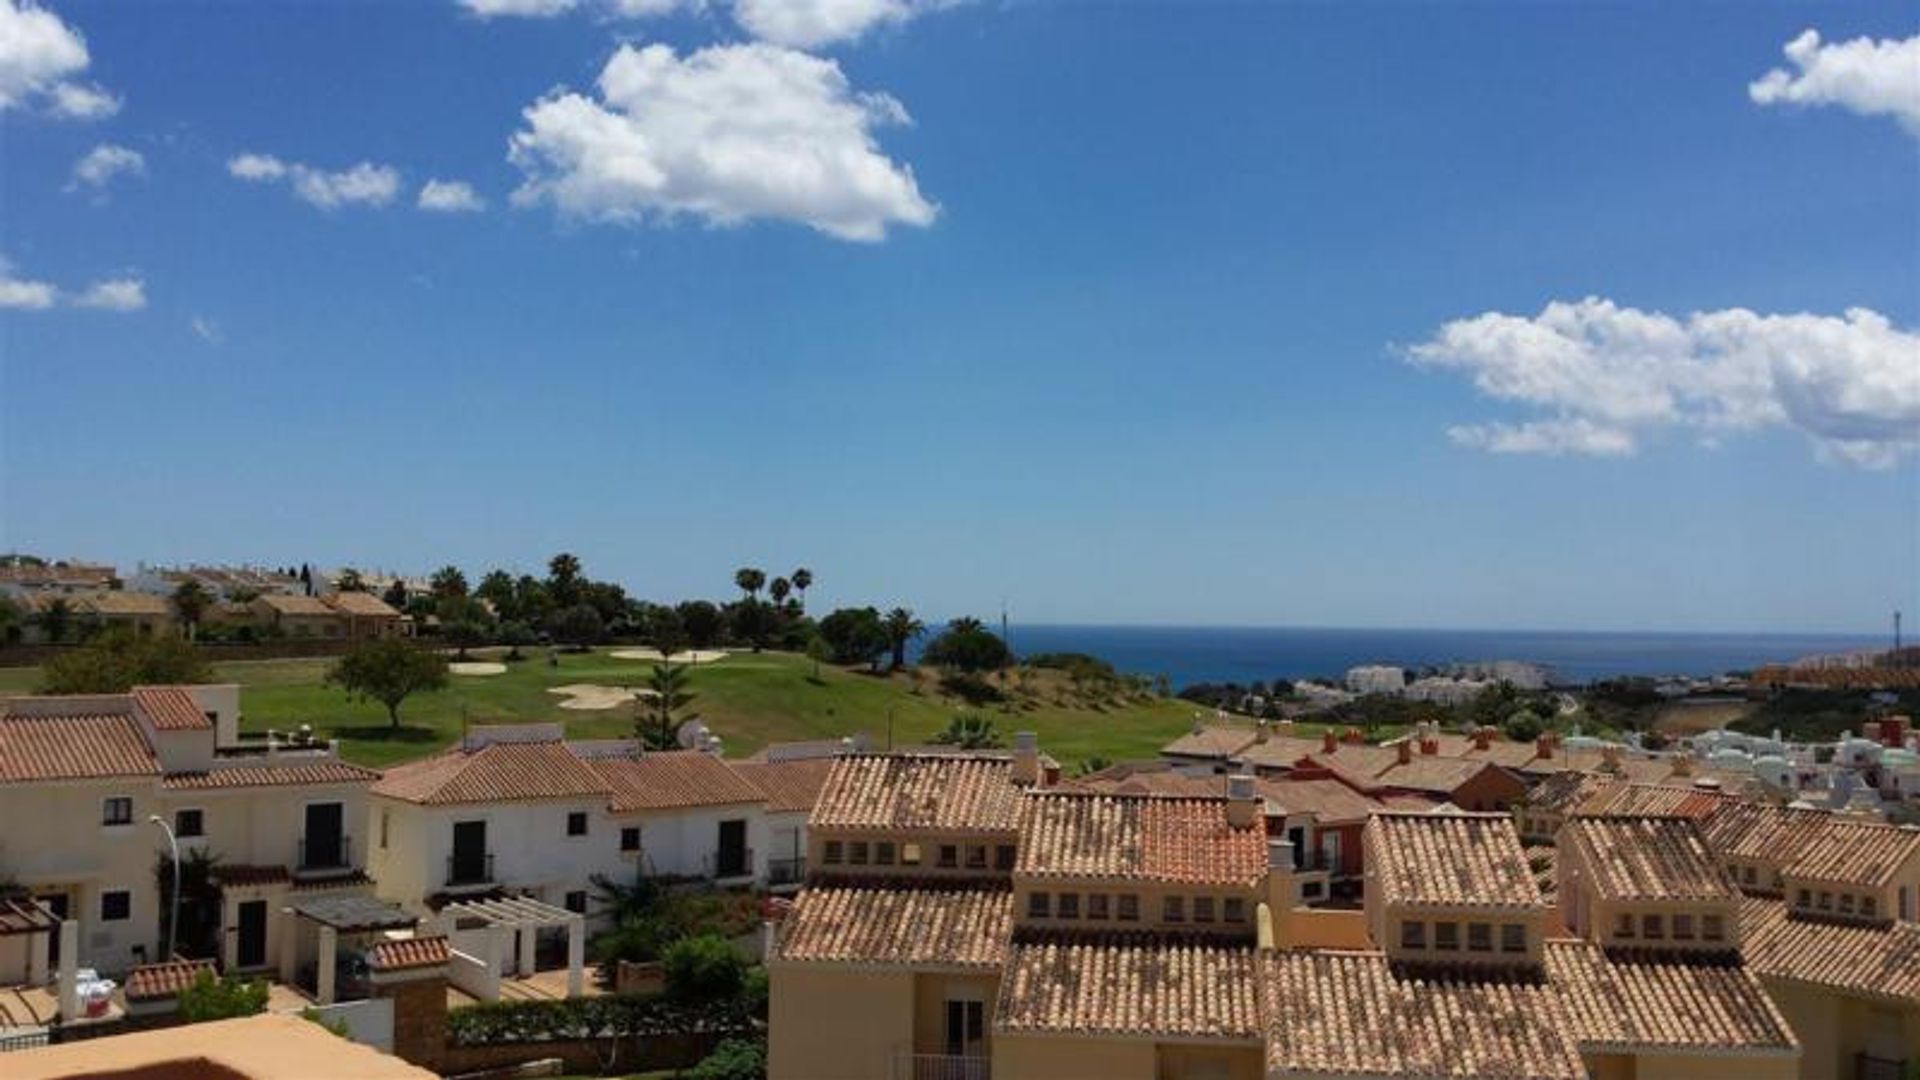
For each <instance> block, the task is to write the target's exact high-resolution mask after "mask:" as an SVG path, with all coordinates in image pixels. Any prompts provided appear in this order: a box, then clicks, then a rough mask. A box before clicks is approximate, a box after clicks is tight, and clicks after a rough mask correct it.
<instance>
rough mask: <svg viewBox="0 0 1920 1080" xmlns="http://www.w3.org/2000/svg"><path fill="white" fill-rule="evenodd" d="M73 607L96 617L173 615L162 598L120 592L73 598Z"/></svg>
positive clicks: (116, 590)
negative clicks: (91, 613) (89, 612)
mask: <svg viewBox="0 0 1920 1080" xmlns="http://www.w3.org/2000/svg"><path fill="white" fill-rule="evenodd" d="M74 606H75V607H77V608H79V609H80V610H82V611H91V612H93V613H94V614H96V615H148V616H157V617H164V616H170V615H172V614H173V605H172V604H170V603H168V602H167V598H166V597H164V596H153V595H151V594H148V593H137V592H122V591H121V590H119V589H108V590H105V591H102V592H94V593H86V594H84V595H81V596H77V597H75V598H74Z"/></svg>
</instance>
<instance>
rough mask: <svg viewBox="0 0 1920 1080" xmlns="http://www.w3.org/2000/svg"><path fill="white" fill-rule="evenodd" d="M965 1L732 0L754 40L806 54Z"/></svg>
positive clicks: (736, 14)
mask: <svg viewBox="0 0 1920 1080" xmlns="http://www.w3.org/2000/svg"><path fill="white" fill-rule="evenodd" d="M962 2H964V0H733V19H734V21H735V22H737V23H739V24H740V26H741V27H742V28H743V29H745V30H746V31H747V32H748V33H750V34H752V35H753V36H754V37H757V38H759V39H761V40H762V41H771V42H774V43H776V44H779V45H791V46H794V47H796V48H801V49H811V48H817V47H819V46H821V45H831V44H833V43H835V42H840V41H853V40H856V39H858V38H860V37H861V36H863V35H865V34H866V32H867V31H868V30H872V29H874V28H875V27H879V26H886V25H895V26H897V25H900V24H902V23H905V22H907V21H909V20H911V19H914V18H917V17H919V16H921V15H924V14H926V13H928V12H931V11H939V10H941V9H943V8H950V7H955V6H957V5H958V4H960V3H962Z"/></svg>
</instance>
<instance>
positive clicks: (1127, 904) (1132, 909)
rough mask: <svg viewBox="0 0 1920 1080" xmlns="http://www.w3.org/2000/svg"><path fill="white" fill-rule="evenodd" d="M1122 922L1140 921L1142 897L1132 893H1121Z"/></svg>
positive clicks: (1120, 911) (1120, 909)
mask: <svg viewBox="0 0 1920 1080" xmlns="http://www.w3.org/2000/svg"><path fill="white" fill-rule="evenodd" d="M1118 905H1119V913H1120V921H1121V922H1139V921H1140V898H1139V897H1138V896H1135V895H1134V894H1132V893H1121V894H1120V899H1119V901H1118Z"/></svg>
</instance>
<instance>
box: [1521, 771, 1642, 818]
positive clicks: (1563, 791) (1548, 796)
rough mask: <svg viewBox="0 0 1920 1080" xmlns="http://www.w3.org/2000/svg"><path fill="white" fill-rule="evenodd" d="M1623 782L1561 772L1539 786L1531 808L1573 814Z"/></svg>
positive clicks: (1580, 773)
mask: <svg viewBox="0 0 1920 1080" xmlns="http://www.w3.org/2000/svg"><path fill="white" fill-rule="evenodd" d="M1620 783H1622V781H1621V780H1619V779H1618V778H1617V777H1612V776H1602V775H1600V774H1598V773H1582V772H1557V773H1554V774H1553V775H1552V776H1549V777H1547V778H1546V779H1544V780H1542V781H1540V782H1539V783H1538V784H1535V785H1534V787H1533V791H1532V792H1531V793H1530V794H1528V796H1527V805H1528V806H1530V807H1535V808H1538V809H1541V810H1546V811H1558V812H1560V813H1563V814H1565V813H1572V812H1573V811H1574V810H1575V809H1577V808H1579V807H1581V806H1583V805H1585V804H1586V803H1587V802H1588V801H1589V800H1591V799H1593V798H1594V797H1595V796H1597V795H1600V794H1601V793H1603V792H1605V791H1607V790H1609V789H1611V788H1613V787H1615V786H1617V785H1619V784H1620Z"/></svg>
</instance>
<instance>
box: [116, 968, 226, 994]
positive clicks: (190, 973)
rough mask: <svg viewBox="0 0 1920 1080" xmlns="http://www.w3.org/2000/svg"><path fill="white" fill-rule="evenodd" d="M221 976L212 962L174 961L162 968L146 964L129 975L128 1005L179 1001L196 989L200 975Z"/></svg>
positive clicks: (126, 988)
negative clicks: (163, 999) (184, 991)
mask: <svg viewBox="0 0 1920 1080" xmlns="http://www.w3.org/2000/svg"><path fill="white" fill-rule="evenodd" d="M203 971H204V972H206V973H207V974H209V975H214V974H218V973H217V972H215V971H214V969H213V961H211V960H171V961H168V962H166V963H162V964H143V965H141V966H140V967H137V968H134V969H133V970H132V971H129V972H127V984H126V987H125V993H126V995H127V1000H128V1001H152V1000H153V999H155V998H170V997H179V996H180V992H181V991H182V990H185V989H186V988H187V987H189V986H192V985H193V981H194V980H195V979H197V978H199V977H200V973H201V972H203Z"/></svg>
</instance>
